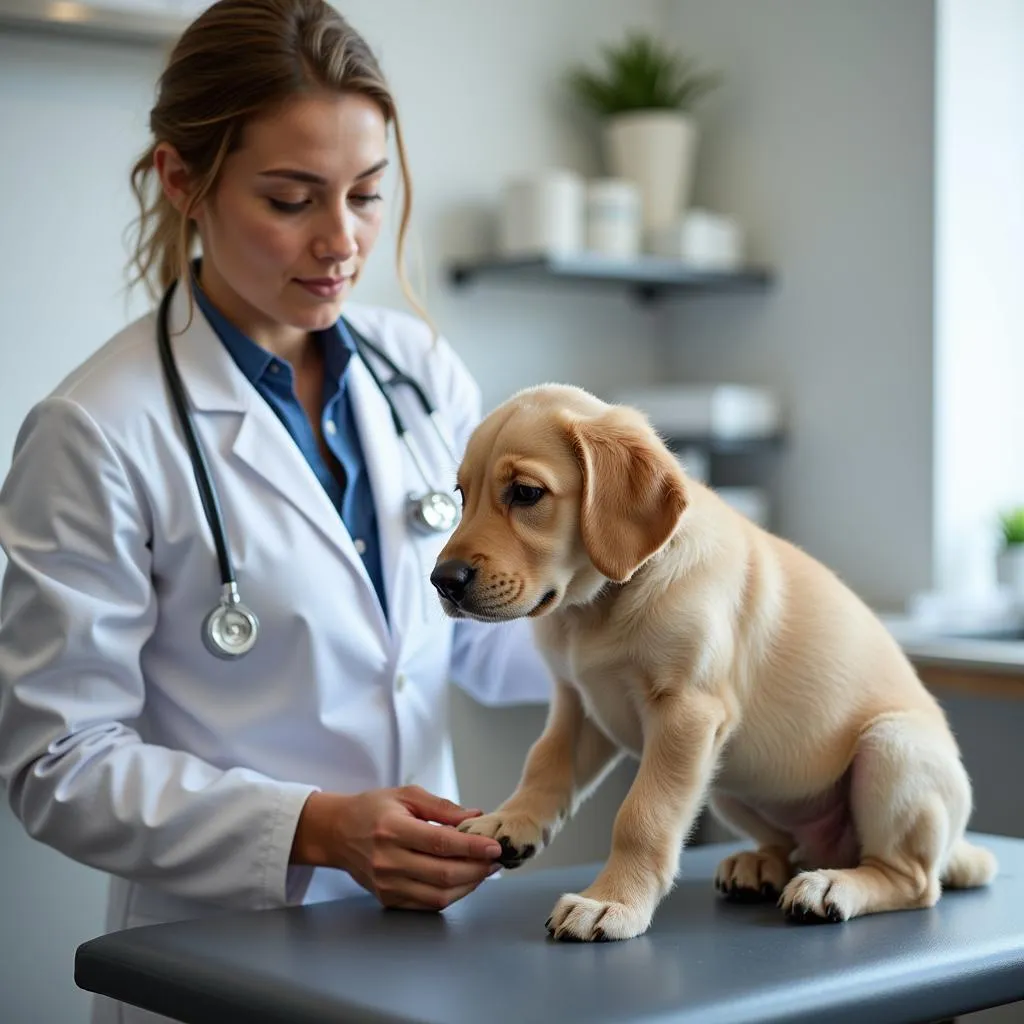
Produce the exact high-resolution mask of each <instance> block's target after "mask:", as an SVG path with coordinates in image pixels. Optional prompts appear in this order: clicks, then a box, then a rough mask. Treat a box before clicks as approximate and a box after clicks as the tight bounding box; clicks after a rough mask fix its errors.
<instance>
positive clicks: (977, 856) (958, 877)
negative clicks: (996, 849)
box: [942, 839, 999, 889]
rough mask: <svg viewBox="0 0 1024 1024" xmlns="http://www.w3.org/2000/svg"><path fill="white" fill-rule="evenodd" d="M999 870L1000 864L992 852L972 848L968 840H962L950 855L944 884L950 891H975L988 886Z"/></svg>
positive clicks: (979, 847) (943, 880) (977, 847)
mask: <svg viewBox="0 0 1024 1024" xmlns="http://www.w3.org/2000/svg"><path fill="white" fill-rule="evenodd" d="M998 870H999V864H998V863H997V861H996V858H995V855H994V854H993V853H992V851H991V850H986V849H984V848H983V847H981V846H972V845H971V844H970V843H969V842H967V840H966V839H961V840H959V841H958V842H957V843H956V845H955V846H954V847H953V851H952V853H950V855H949V861H948V862H947V863H946V870H945V871H944V872H943V874H942V884H943V885H944V886H946V888H948V889H974V888H977V887H978V886H981V885H988V884H989V882H991V881H992V879H993V878H995V877H996V872H997V871H998Z"/></svg>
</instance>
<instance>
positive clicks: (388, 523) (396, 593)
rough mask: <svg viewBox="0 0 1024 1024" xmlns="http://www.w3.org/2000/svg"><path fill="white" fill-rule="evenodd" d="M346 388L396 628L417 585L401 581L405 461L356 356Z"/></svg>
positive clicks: (385, 411) (404, 539) (380, 401)
mask: <svg viewBox="0 0 1024 1024" xmlns="http://www.w3.org/2000/svg"><path fill="white" fill-rule="evenodd" d="M348 388H349V396H350V398H351V401H352V412H353V414H354V416H355V420H356V427H357V429H358V431H359V439H360V441H361V443H362V449H363V458H364V459H365V460H366V468H367V472H368V474H369V477H370V486H371V488H372V489H373V499H374V505H375V506H376V508H377V529H378V531H379V534H380V552H381V563H382V566H381V568H382V571H383V574H384V592H385V594H386V596H387V601H388V609H389V618H390V620H391V629H392V631H393V632H400V627H401V624H402V623H405V622H408V621H409V607H408V605H409V602H411V601H413V600H415V598H416V596H417V592H416V588H415V587H414V586H412V587H411V586H408V585H406V586H402V580H401V572H402V564H403V557H404V553H405V547H406V544H407V540H408V538H407V532H408V528H407V526H406V518H405V515H406V499H407V497H408V491H409V488H408V486H407V482H406V474H407V472H408V468H407V467H408V460H407V458H406V453H405V450H404V447H403V445H402V442H401V441H400V440H399V439H398V434H397V433H396V432H395V426H394V423H393V421H392V419H391V411H390V409H389V408H388V403H387V401H386V400H385V398H384V396H383V395H382V394H381V392H380V389H379V388H378V387H377V385H376V383H375V382H374V380H373V377H372V376H371V375H370V372H369V371H368V370H367V369H366V366H365V365H364V364H363V361H362V359H360V358H359V357H358V356H354V357H353V358H352V360H351V361H350V363H349V369H348Z"/></svg>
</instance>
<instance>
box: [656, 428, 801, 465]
mask: <svg viewBox="0 0 1024 1024" xmlns="http://www.w3.org/2000/svg"><path fill="white" fill-rule="evenodd" d="M659 433H660V434H661V435H662V437H664V439H665V443H666V444H667V445H668V446H669V448H671V449H672V450H673V451H676V452H679V451H685V450H686V449H687V448H701V449H703V450H704V451H705V452H707V454H708V455H711V456H736V457H740V458H742V457H750V458H758V457H760V456H767V455H775V454H780V453H781V452H782V451H783V450H784V448H785V447H786V438H785V436H784V435H783V434H782V433H778V434H770V435H768V436H766V437H750V438H736V439H733V438H727V437H713V436H708V435H695V436H684V435H677V434H673V433H672V432H671V431H667V432H666V431H664V430H662V431H659Z"/></svg>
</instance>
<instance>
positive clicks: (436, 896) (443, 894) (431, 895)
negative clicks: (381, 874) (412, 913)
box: [383, 881, 480, 911]
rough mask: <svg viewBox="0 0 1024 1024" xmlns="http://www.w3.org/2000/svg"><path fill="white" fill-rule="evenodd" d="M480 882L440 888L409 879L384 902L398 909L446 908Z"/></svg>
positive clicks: (387, 905)
mask: <svg viewBox="0 0 1024 1024" xmlns="http://www.w3.org/2000/svg"><path fill="white" fill-rule="evenodd" d="M479 884H480V882H479V881H477V882H473V883H472V884H467V885H458V886H453V887H451V888H447V889H438V888H436V887H435V886H432V885H425V884H424V883H422V882H414V881H407V884H406V885H404V886H403V887H402V889H401V890H400V891H396V892H395V893H394V894H389V895H388V896H387V897H385V898H384V901H383V902H384V905H385V906H386V907H394V908H395V909H396V910H434V911H437V910H444V909H445V908H446V907H450V906H451V905H452V904H453V903H456V902H458V901H459V900H461V899H462V898H463V897H464V896H468V895H469V894H470V893H471V892H472V891H473V890H474V889H475V888H476V887H477V886H478V885H479Z"/></svg>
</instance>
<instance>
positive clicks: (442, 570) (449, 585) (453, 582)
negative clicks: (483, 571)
mask: <svg viewBox="0 0 1024 1024" xmlns="http://www.w3.org/2000/svg"><path fill="white" fill-rule="evenodd" d="M475 575H476V569H474V568H473V566H471V565H470V564H469V562H462V561H460V560H459V559H457V558H449V559H448V561H447V562H442V563H441V564H440V565H437V566H435V567H434V571H433V572H432V573H431V574H430V582H431V583H433V584H434V586H435V587H436V588H437V592H438V593H439V594H440V595H441V596H442V597H447V598H448V600H449V601H451V602H452V603H453V604H458V603H459V602H460V601H461V600H462V599H463V598H464V597H465V596H466V588H467V587H468V586H469V585H470V583H471V582H472V581H473V577H474V576H475Z"/></svg>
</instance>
